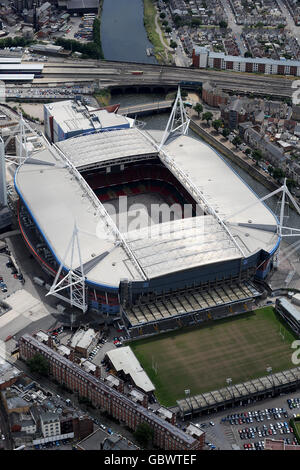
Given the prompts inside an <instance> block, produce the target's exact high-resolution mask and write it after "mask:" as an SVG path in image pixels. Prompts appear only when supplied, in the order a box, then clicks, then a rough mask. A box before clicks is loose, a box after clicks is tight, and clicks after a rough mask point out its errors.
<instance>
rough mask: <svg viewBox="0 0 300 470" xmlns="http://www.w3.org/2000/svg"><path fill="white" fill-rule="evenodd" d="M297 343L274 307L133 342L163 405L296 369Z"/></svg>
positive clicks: (131, 344) (132, 344)
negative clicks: (293, 359)
mask: <svg viewBox="0 0 300 470" xmlns="http://www.w3.org/2000/svg"><path fill="white" fill-rule="evenodd" d="M294 339H296V337H295V336H294V335H293V333H292V332H291V330H290V329H289V328H288V327H287V326H286V325H285V324H284V323H283V322H282V321H281V319H280V318H279V317H278V316H277V314H276V312H275V311H274V309H273V308H272V307H265V308H263V309H259V310H256V311H254V312H249V313H247V314H244V315H242V316H237V317H235V318H234V317H231V318H228V319H224V320H219V321H217V322H215V323H213V322H209V323H206V324H203V325H202V326H200V327H194V328H188V329H184V330H177V331H175V332H171V333H166V334H161V335H158V336H155V337H152V338H149V339H145V340H138V341H134V342H131V343H129V345H130V347H131V348H132V350H133V352H134V353H135V354H136V356H137V358H138V359H139V361H140V363H141V365H142V366H143V367H144V369H145V371H146V372H147V374H148V375H149V377H150V378H151V380H152V382H153V383H154V385H155V387H156V396H157V398H158V400H159V401H160V403H162V404H163V405H165V406H172V405H175V404H176V400H178V399H180V398H183V397H184V390H185V389H190V391H191V395H196V394H198V393H203V392H207V391H209V390H216V389H218V388H222V387H224V386H226V378H228V377H231V378H232V383H233V384H234V383H240V382H244V381H246V380H249V379H253V378H256V377H261V376H263V375H266V374H267V372H266V368H267V367H268V366H271V367H272V368H273V372H279V371H281V370H285V369H290V368H292V367H295V366H294V365H293V364H292V362H291V356H292V353H293V352H294V350H293V349H291V347H290V345H291V342H292V341H293V340H294Z"/></svg>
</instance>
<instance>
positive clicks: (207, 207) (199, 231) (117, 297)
mask: <svg viewBox="0 0 300 470" xmlns="http://www.w3.org/2000/svg"><path fill="white" fill-rule="evenodd" d="M176 104H177V103H175V105H176ZM175 105H174V108H173V111H174V113H175ZM173 111H172V112H173ZM183 129H184V127H180V126H179V127H178V126H177V131H175V132H168V136H167V138H165V139H163V141H161V142H160V144H159V143H157V142H156V140H155V138H154V137H153V135H150V134H149V133H148V132H147V131H145V130H141V129H140V128H138V127H131V128H125V129H121V128H119V129H118V128H117V129H114V130H110V131H106V132H95V133H91V134H89V135H82V136H76V137H73V138H70V139H67V140H64V141H61V142H57V143H56V144H52V145H51V144H49V143H48V141H46V139H45V142H44V146H43V148H42V149H41V150H39V151H36V152H34V153H32V154H31V156H30V157H29V158H27V159H26V160H25V162H24V163H23V164H22V165H20V166H19V167H18V169H17V171H16V174H15V188H16V191H17V192H18V195H19V206H18V221H19V226H20V229H21V233H22V235H23V238H24V240H25V242H26V245H27V246H28V248H29V249H30V250H31V252H32V253H33V254H34V256H35V258H36V259H37V260H38V262H39V263H40V265H41V266H42V267H43V269H44V270H45V271H46V272H47V273H48V274H49V275H50V276H51V277H52V278H54V282H53V285H52V288H51V290H50V293H52V294H53V295H56V296H57V297H60V296H61V297H62V298H64V299H65V300H66V301H68V302H70V303H71V305H72V306H75V307H79V308H81V309H82V310H83V311H87V310H88V309H90V310H93V311H97V312H99V313H104V314H107V315H114V316H115V317H118V316H121V317H122V319H123V321H124V324H125V327H126V329H127V332H128V334H129V335H130V336H131V337H137V336H139V335H147V334H155V333H158V332H160V331H166V330H171V329H175V328H178V327H181V326H184V325H192V324H197V323H201V322H202V321H204V320H207V319H211V318H212V319H216V318H223V317H224V316H232V315H235V314H238V313H242V312H245V311H247V310H251V306H252V304H253V302H254V301H255V299H256V298H257V297H258V296H260V295H261V291H260V289H259V288H258V287H257V284H256V283H255V281H256V279H260V280H262V279H265V278H266V277H267V275H268V274H269V272H270V270H272V265H273V257H274V255H275V253H276V251H277V250H278V247H279V244H280V235H279V234H278V230H277V219H276V217H275V215H274V214H273V213H272V212H271V211H270V209H269V208H268V207H267V206H266V205H265V204H264V203H263V202H261V201H260V200H259V199H258V197H257V196H256V195H255V194H254V193H253V192H252V190H251V189H250V188H249V187H248V186H247V185H246V184H245V183H244V182H243V181H242V180H241V179H240V177H239V176H238V175H237V174H236V173H235V172H234V171H233V170H232V169H231V168H230V167H229V166H228V165H227V163H226V162H225V161H224V160H223V159H222V157H220V156H219V155H218V154H217V153H216V152H215V150H213V149H212V148H211V147H209V146H208V145H207V144H205V143H204V142H201V141H199V140H196V139H195V138H193V137H191V136H188V135H187V132H186V131H182V130H183ZM186 129H187V128H186ZM178 130H179V131H178ZM181 131H182V132H181ZM123 200H126V204H127V206H126V207H125V209H124V208H123V209H122V207H121V205H122V204H121V201H123ZM138 205H140V206H141V205H142V207H143V209H140V211H139V215H140V217H139V220H141V219H142V220H143V222H144V223H143V224H141V225H139V226H137V225H136V224H135V221H136V217H135V215H136V213H137V211H138V208H137V206H138ZM153 205H156V206H157V205H158V206H159V207H163V208H164V209H166V208H167V209H168V208H169V209H170V210H169V212H168V210H167V212H168V213H169V214H171V217H170V220H165V219H164V218H163V217H161V215H160V214H159V215H158V217H157V218H155V217H153V214H152V212H151V211H150V208H151V209H152V206H153ZM185 207H189V213H188V214H187V213H186V211H185ZM112 212H114V214H112ZM123 219H124V220H125V221H126V223H123V222H124V220H123ZM128 221H130V223H128ZM145 221H146V222H145ZM149 221H150V223H151V230H150V231H149ZM63 294H65V295H64V296H63Z"/></svg>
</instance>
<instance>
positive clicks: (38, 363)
mask: <svg viewBox="0 0 300 470" xmlns="http://www.w3.org/2000/svg"><path fill="white" fill-rule="evenodd" d="M27 365H28V367H29V369H30V371H31V372H36V373H37V374H40V375H44V376H48V375H49V362H48V361H47V359H45V358H44V356H42V355H41V354H35V355H34V356H33V357H32V358H31V359H29V360H28V361H27Z"/></svg>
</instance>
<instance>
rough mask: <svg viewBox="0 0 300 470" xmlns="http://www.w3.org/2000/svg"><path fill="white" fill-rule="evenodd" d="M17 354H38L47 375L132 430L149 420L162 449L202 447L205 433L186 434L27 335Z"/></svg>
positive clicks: (198, 448)
mask: <svg viewBox="0 0 300 470" xmlns="http://www.w3.org/2000/svg"><path fill="white" fill-rule="evenodd" d="M19 349H20V357H21V359H23V360H28V359H30V358H32V357H33V356H34V355H36V354H37V353H39V354H41V355H43V356H44V357H45V358H46V359H47V361H48V362H49V368H50V374H51V375H52V376H53V378H54V379H55V380H57V381H58V382H59V383H64V384H65V385H66V386H67V387H69V388H70V389H71V390H73V391H74V392H78V393H79V394H80V395H81V396H83V397H86V398H88V399H89V400H90V401H91V402H92V404H93V405H94V406H96V407H99V408H101V410H102V411H106V412H107V413H108V414H109V415H111V416H112V417H114V418H116V419H118V420H119V421H120V422H122V423H124V424H126V425H127V426H128V427H129V428H130V429H132V430H133V431H135V430H136V428H137V427H138V425H139V424H141V423H148V425H149V426H150V427H151V428H152V429H153V431H154V436H153V443H154V445H156V446H157V447H159V448H161V449H164V450H201V449H202V448H203V446H204V437H205V434H204V433H203V434H201V436H199V437H198V438H195V437H193V436H191V435H188V434H186V433H185V432H183V431H182V430H181V429H179V428H177V427H176V426H174V425H173V424H171V423H169V422H168V421H166V420H164V419H162V418H161V417H160V416H158V415H156V414H155V413H153V412H152V411H151V410H148V409H147V408H144V407H143V406H142V405H140V404H138V403H135V402H134V401H133V400H131V399H129V398H128V397H127V396H125V395H123V394H122V393H120V392H119V391H117V390H115V389H114V388H111V387H109V386H108V385H107V384H106V383H104V381H102V380H101V379H99V378H97V377H95V376H92V375H91V374H89V373H88V372H86V371H85V370H83V369H82V368H81V367H79V366H78V365H77V364H74V363H73V362H71V361H69V360H68V359H66V358H65V357H63V356H61V355H60V354H59V353H57V352H56V351H54V350H52V349H51V348H49V347H48V346H47V345H45V344H42V343H40V342H39V341H38V340H37V339H36V338H34V337H33V336H30V335H28V334H25V335H23V336H22V337H21V338H20V339H19Z"/></svg>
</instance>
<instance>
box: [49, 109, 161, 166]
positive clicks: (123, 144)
mask: <svg viewBox="0 0 300 470" xmlns="http://www.w3.org/2000/svg"><path fill="white" fill-rule="evenodd" d="M115 116H116V115H115ZM57 146H58V148H59V149H60V150H62V152H63V153H64V154H65V155H66V157H67V158H68V159H69V160H70V161H71V162H72V163H73V165H74V166H75V167H76V168H79V169H83V168H84V167H89V166H91V165H93V164H95V163H99V162H100V163H101V162H105V164H106V165H109V163H110V162H113V161H114V160H119V159H126V158H128V157H134V156H140V157H141V158H142V157H144V155H156V154H157V150H156V148H155V147H154V146H153V145H152V144H151V143H150V142H149V140H148V139H147V138H146V137H144V135H143V134H142V133H141V132H139V131H138V130H137V129H136V128H130V129H122V130H115V131H112V132H100V133H96V134H91V135H88V136H81V137H74V138H73V139H68V140H64V141H61V142H59V143H57Z"/></svg>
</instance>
